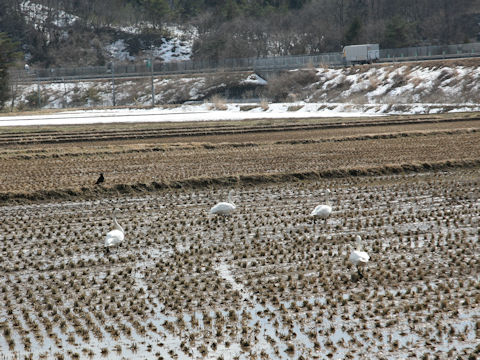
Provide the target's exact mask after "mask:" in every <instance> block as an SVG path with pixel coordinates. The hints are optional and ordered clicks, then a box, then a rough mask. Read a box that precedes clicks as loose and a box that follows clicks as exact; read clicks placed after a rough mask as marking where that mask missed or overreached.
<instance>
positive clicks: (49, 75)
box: [10, 43, 480, 82]
mask: <svg viewBox="0 0 480 360" xmlns="http://www.w3.org/2000/svg"><path fill="white" fill-rule="evenodd" d="M467 56H480V43H469V44H457V45H442V46H419V47H409V48H399V49H383V50H380V61H407V60H412V59H419V60H421V59H423V60H426V59H438V58H451V57H467ZM322 64H324V65H329V66H341V65H343V58H342V53H340V52H338V53H326V54H318V55H296V56H273V57H264V58H239V59H224V60H219V61H209V60H198V61H197V60H196V61H192V60H187V61H177V62H169V63H154V64H153V69H152V67H150V66H149V64H147V63H138V64H120V63H113V64H112V63H109V64H108V65H107V66H90V67H75V68H51V69H32V70H30V71H11V73H10V75H11V78H12V79H16V80H17V81H19V82H33V81H51V82H52V81H62V80H66V79H70V80H72V79H74V80H75V79H76V80H82V79H95V78H105V77H110V76H111V77H129V76H145V75H150V74H151V73H152V72H153V73H154V74H155V75H167V74H188V73H196V72H216V71H221V70H224V71H248V70H251V71H269V70H270V71H273V70H279V69H294V68H299V67H305V66H310V65H312V66H319V65H322Z"/></svg>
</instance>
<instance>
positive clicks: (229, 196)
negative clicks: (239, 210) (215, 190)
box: [228, 193, 235, 206]
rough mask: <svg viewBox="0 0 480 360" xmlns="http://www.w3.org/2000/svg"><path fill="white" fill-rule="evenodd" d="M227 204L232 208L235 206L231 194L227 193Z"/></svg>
mask: <svg viewBox="0 0 480 360" xmlns="http://www.w3.org/2000/svg"><path fill="white" fill-rule="evenodd" d="M228 202H229V203H230V204H232V205H233V206H235V204H234V203H233V199H232V194H231V193H228Z"/></svg>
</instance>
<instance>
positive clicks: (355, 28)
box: [345, 17, 362, 45]
mask: <svg viewBox="0 0 480 360" xmlns="http://www.w3.org/2000/svg"><path fill="white" fill-rule="evenodd" d="M361 28H362V24H361V23H360V19H359V18H358V17H356V18H354V19H353V21H352V23H351V24H350V26H349V27H348V30H347V32H346V34H345V45H351V44H354V43H355V42H356V41H357V40H358V37H359V35H360V30H361Z"/></svg>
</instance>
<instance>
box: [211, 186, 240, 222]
mask: <svg viewBox="0 0 480 360" xmlns="http://www.w3.org/2000/svg"><path fill="white" fill-rule="evenodd" d="M232 195H233V190H230V192H229V193H228V202H224V201H222V202H219V203H218V204H217V205H215V206H214V207H212V208H211V209H210V214H216V215H224V216H225V215H230V214H231V213H232V212H233V211H234V210H235V209H236V206H235V204H234V203H233V201H232Z"/></svg>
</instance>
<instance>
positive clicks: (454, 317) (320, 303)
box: [0, 114, 480, 359]
mask: <svg viewBox="0 0 480 360" xmlns="http://www.w3.org/2000/svg"><path fill="white" fill-rule="evenodd" d="M479 129H480V117H479V116H478V114H457V115H438V116H423V117H418V116H417V117H389V118H387V117H385V118H373V119H364V118H362V119H315V120H311V119H305V120H275V121H272V120H264V121H248V122H238V123H237V122H235V123H231V122H230V123H228V122H223V123H215V124H212V123H200V124H193V123H184V124H135V125H133V124H130V125H119V124H114V125H98V126H83V125H82V126H64V127H50V128H44V127H42V128H33V127H31V128H30V127H29V128H9V129H1V130H0V144H1V150H0V204H1V206H0V219H1V222H0V241H1V242H0V244H1V258H0V272H1V275H2V276H1V278H0V303H1V304H2V306H1V307H0V334H1V335H0V353H1V354H3V358H15V357H18V358H25V357H26V358H30V357H32V358H35V359H37V358H40V359H50V358H56V359H79V358H82V359H84V358H85V359H89V358H112V359H116V358H126V359H129V358H141V359H143V358H145V359H150V358H164V359H190V358H193V359H202V358H205V359H237V358H238V359H315V358H318V359H372V358H374V359H383V358H384V359H405V358H417V359H435V358H439V359H452V358H461V359H476V358H478V357H479V356H480V346H479V345H478V339H479V338H480V276H479V272H480V251H479V244H478V241H479V236H480V230H479V228H478V224H479V219H480V215H479V211H480V200H479V195H480V187H479V185H480V176H479V175H480V172H479V169H480V160H479V155H480V136H479V134H480V133H479ZM100 172H103V173H104V175H105V179H106V180H105V182H104V183H103V184H101V185H94V183H95V181H96V179H97V177H98V175H99V173H100ZM231 189H233V190H234V195H233V201H234V202H235V204H236V206H237V209H236V211H235V213H234V214H233V215H232V216H229V217H226V218H223V217H215V216H213V215H210V214H209V209H210V208H211V207H212V206H213V205H215V204H216V203H217V202H219V201H225V200H226V198H227V194H228V192H229V190H231ZM326 189H330V191H331V195H330V200H331V204H332V207H333V213H332V215H331V216H330V218H329V219H328V221H327V224H324V223H323V222H317V223H316V224H315V225H314V224H313V221H312V218H311V217H310V216H309V214H310V212H311V211H312V210H313V208H314V207H315V206H316V205H318V204H321V203H323V202H324V201H325V197H324V194H325V191H326ZM114 209H117V219H118V222H119V223H120V224H121V225H122V226H123V227H124V229H125V242H124V243H123V245H122V246H121V247H118V248H115V249H114V250H112V252H111V253H110V254H106V253H105V251H104V237H105V234H106V233H107V232H108V231H109V230H111V229H112V228H113V222H112V212H113V210H114ZM357 234H358V235H361V237H362V238H363V248H364V250H365V251H367V252H368V254H369V255H370V262H369V263H368V265H367V266H366V268H365V269H364V277H363V278H361V277H359V276H358V274H357V271H356V269H355V267H354V266H352V265H351V264H350V262H349V260H348V258H349V255H350V252H351V251H352V249H353V248H354V246H355V241H354V237H355V236H356V235H357ZM0 358H1V357H0Z"/></svg>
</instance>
